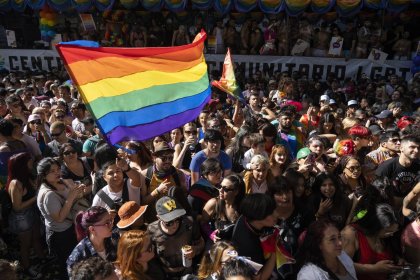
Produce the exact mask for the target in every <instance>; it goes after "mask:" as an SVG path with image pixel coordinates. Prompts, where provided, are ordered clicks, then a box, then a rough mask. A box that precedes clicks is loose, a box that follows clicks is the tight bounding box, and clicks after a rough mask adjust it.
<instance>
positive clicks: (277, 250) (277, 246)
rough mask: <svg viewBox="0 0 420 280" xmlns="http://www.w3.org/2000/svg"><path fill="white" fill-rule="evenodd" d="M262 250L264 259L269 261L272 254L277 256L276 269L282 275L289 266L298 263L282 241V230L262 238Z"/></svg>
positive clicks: (276, 230)
mask: <svg viewBox="0 0 420 280" xmlns="http://www.w3.org/2000/svg"><path fill="white" fill-rule="evenodd" d="M260 242H261V248H262V249H263V253H264V257H265V258H266V259H268V258H269V257H270V256H271V254H275V255H276V269H277V271H279V272H280V274H282V271H281V270H282V268H283V266H284V265H287V264H294V263H295V262H296V261H295V259H294V258H293V257H292V255H291V254H290V253H289V252H288V251H287V249H286V248H285V247H284V244H283V241H282V240H281V236H280V230H279V229H278V228H276V229H275V230H274V232H273V233H272V234H270V235H268V236H264V237H260Z"/></svg>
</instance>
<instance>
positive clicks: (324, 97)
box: [319, 94, 330, 102]
mask: <svg viewBox="0 0 420 280" xmlns="http://www.w3.org/2000/svg"><path fill="white" fill-rule="evenodd" d="M319 101H320V102H321V101H330V97H329V96H328V95H325V94H324V95H321V97H320V98H319Z"/></svg>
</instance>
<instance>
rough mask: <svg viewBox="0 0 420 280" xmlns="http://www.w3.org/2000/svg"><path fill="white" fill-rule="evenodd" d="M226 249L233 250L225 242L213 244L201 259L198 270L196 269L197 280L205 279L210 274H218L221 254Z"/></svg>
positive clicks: (220, 265) (230, 245)
mask: <svg viewBox="0 0 420 280" xmlns="http://www.w3.org/2000/svg"><path fill="white" fill-rule="evenodd" d="M228 248H232V249H233V246H232V244H230V243H229V242H226V241H218V242H216V243H214V244H213V246H212V247H211V248H210V250H208V251H207V253H206V254H205V255H204V256H203V258H202V259H201V263H200V268H199V269H198V279H200V280H201V279H206V278H207V277H209V276H210V275H211V274H213V273H215V272H216V273H217V272H219V270H220V269H221V267H222V264H221V262H222V256H223V252H224V251H225V250H226V249H228Z"/></svg>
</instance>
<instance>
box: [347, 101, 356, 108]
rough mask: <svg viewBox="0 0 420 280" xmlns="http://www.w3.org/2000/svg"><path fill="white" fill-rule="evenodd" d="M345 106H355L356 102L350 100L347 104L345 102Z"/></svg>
mask: <svg viewBox="0 0 420 280" xmlns="http://www.w3.org/2000/svg"><path fill="white" fill-rule="evenodd" d="M347 106H348V107H349V106H357V101H356V100H350V101H349V102H347Z"/></svg>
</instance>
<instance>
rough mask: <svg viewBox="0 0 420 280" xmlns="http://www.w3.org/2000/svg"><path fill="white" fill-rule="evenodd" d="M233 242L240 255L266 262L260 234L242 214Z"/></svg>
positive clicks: (255, 260) (261, 262) (234, 232)
mask: <svg viewBox="0 0 420 280" xmlns="http://www.w3.org/2000/svg"><path fill="white" fill-rule="evenodd" d="M232 243H233V245H234V246H235V248H236V251H237V252H238V255H239V256H244V257H248V258H251V260H252V261H254V262H256V263H259V264H264V263H265V259H264V253H263V250H262V248H261V242H260V234H259V233H257V232H254V231H253V230H252V229H251V228H250V226H249V225H248V224H247V223H246V222H245V217H244V216H241V217H240V218H239V219H238V221H237V222H236V225H235V229H234V230H233V235H232Z"/></svg>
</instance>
